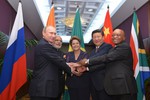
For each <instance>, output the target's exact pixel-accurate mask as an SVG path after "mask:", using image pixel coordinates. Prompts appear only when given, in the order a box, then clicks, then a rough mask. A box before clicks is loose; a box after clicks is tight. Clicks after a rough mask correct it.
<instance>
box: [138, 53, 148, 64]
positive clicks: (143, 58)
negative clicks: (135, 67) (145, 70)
mask: <svg viewBox="0 0 150 100" xmlns="http://www.w3.org/2000/svg"><path fill="white" fill-rule="evenodd" d="M139 62H140V63H139V64H140V66H147V67H148V62H147V58H146V55H145V54H141V53H139Z"/></svg>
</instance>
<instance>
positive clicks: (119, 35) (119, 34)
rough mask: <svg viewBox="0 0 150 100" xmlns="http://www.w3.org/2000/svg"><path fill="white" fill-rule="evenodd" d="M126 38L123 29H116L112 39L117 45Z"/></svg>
mask: <svg viewBox="0 0 150 100" xmlns="http://www.w3.org/2000/svg"><path fill="white" fill-rule="evenodd" d="M124 40H125V33H124V31H123V30H121V29H115V30H114V32H113V34H112V41H113V43H114V44H115V45H117V44H120V43H121V42H122V41H124Z"/></svg>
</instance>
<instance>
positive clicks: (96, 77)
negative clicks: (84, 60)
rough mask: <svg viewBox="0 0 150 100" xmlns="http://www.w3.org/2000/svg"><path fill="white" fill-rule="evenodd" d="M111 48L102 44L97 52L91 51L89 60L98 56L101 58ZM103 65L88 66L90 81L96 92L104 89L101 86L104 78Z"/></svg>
mask: <svg viewBox="0 0 150 100" xmlns="http://www.w3.org/2000/svg"><path fill="white" fill-rule="evenodd" d="M111 48H112V46H111V45H110V44H106V43H103V44H102V45H101V46H100V47H99V48H98V50H97V52H96V49H93V50H92V52H91V54H90V57H89V58H90V59H91V58H95V57H98V56H102V55H104V54H106V53H108V51H109V50H110V49H111ZM105 68H106V67H105V64H104V63H103V66H102V65H99V64H98V65H97V66H89V71H90V79H91V81H92V83H93V85H94V87H95V89H96V90H98V91H100V90H102V89H104V86H103V81H104V77H105Z"/></svg>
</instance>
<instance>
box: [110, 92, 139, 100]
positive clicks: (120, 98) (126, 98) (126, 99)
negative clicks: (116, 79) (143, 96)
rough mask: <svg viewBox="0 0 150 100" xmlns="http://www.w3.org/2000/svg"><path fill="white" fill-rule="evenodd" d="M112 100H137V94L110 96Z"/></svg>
mask: <svg viewBox="0 0 150 100" xmlns="http://www.w3.org/2000/svg"><path fill="white" fill-rule="evenodd" d="M112 100H137V94H136V93H135V94H124V95H115V96H112Z"/></svg>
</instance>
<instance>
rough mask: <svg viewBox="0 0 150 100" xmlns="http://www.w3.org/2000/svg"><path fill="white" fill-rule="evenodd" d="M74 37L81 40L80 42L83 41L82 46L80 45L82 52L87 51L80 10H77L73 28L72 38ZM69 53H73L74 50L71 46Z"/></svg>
mask: <svg viewBox="0 0 150 100" xmlns="http://www.w3.org/2000/svg"><path fill="white" fill-rule="evenodd" d="M72 36H77V37H78V38H80V40H81V44H80V45H81V50H82V51H85V46H84V40H83V33H82V26H81V20H80V12H79V8H77V10H76V15H75V18H74V24H73V28H72V34H71V37H72ZM68 51H72V48H71V46H70V45H69V50H68Z"/></svg>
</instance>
